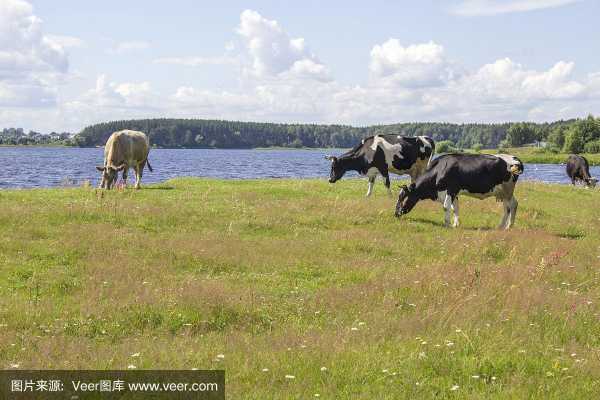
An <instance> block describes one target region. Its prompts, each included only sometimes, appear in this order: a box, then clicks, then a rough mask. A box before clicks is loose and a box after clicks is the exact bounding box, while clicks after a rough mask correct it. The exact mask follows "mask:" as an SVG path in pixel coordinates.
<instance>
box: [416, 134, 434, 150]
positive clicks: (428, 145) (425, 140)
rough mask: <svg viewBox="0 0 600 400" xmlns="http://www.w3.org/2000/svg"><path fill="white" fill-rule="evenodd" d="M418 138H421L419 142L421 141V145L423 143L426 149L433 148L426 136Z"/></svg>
mask: <svg viewBox="0 0 600 400" xmlns="http://www.w3.org/2000/svg"><path fill="white" fill-rule="evenodd" d="M417 138H419V140H420V141H421V143H423V145H424V146H425V147H431V143H429V141H428V140H427V139H426V138H425V136H417Z"/></svg>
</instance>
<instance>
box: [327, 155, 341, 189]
mask: <svg viewBox="0 0 600 400" xmlns="http://www.w3.org/2000/svg"><path fill="white" fill-rule="evenodd" d="M325 159H326V160H329V161H331V171H330V172H329V183H335V182H336V181H338V180H340V179H341V178H342V176H344V174H345V173H346V170H345V169H344V168H343V167H342V165H341V163H340V162H339V160H338V159H337V157H334V156H325Z"/></svg>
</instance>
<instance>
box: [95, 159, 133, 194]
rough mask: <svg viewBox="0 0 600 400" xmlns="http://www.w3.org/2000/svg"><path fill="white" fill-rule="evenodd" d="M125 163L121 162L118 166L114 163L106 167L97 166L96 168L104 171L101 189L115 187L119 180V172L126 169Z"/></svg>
mask: <svg viewBox="0 0 600 400" xmlns="http://www.w3.org/2000/svg"><path fill="white" fill-rule="evenodd" d="M125 166H126V165H125V164H121V165H119V166H118V167H115V166H114V165H106V166H104V167H96V169H97V170H98V171H100V172H102V180H101V181H100V188H101V189H110V188H112V187H113V185H114V184H115V182H116V180H117V175H118V174H117V172H119V171H122V170H123V169H125Z"/></svg>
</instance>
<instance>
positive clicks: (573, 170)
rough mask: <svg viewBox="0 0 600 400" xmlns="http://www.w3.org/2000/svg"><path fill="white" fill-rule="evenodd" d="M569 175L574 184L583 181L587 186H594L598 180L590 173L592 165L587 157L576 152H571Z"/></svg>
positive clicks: (568, 164) (568, 163)
mask: <svg viewBox="0 0 600 400" xmlns="http://www.w3.org/2000/svg"><path fill="white" fill-rule="evenodd" d="M567 175H569V178H571V183H572V184H573V185H574V184H576V183H577V182H581V183H583V184H585V186H587V187H594V186H596V182H598V179H596V178H592V176H591V175H590V165H589V164H588V161H587V160H586V159H585V157H582V156H578V155H576V154H571V155H570V156H569V158H568V159H567Z"/></svg>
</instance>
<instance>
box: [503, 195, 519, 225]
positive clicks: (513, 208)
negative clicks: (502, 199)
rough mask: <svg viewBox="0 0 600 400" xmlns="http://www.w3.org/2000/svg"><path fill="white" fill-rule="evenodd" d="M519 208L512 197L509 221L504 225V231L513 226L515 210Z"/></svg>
mask: <svg viewBox="0 0 600 400" xmlns="http://www.w3.org/2000/svg"><path fill="white" fill-rule="evenodd" d="M518 207H519V202H518V201H517V199H515V198H514V197H513V198H511V199H510V219H509V220H508V224H507V225H506V229H510V227H511V226H513V225H514V224H515V217H516V216H517V208H518Z"/></svg>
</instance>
